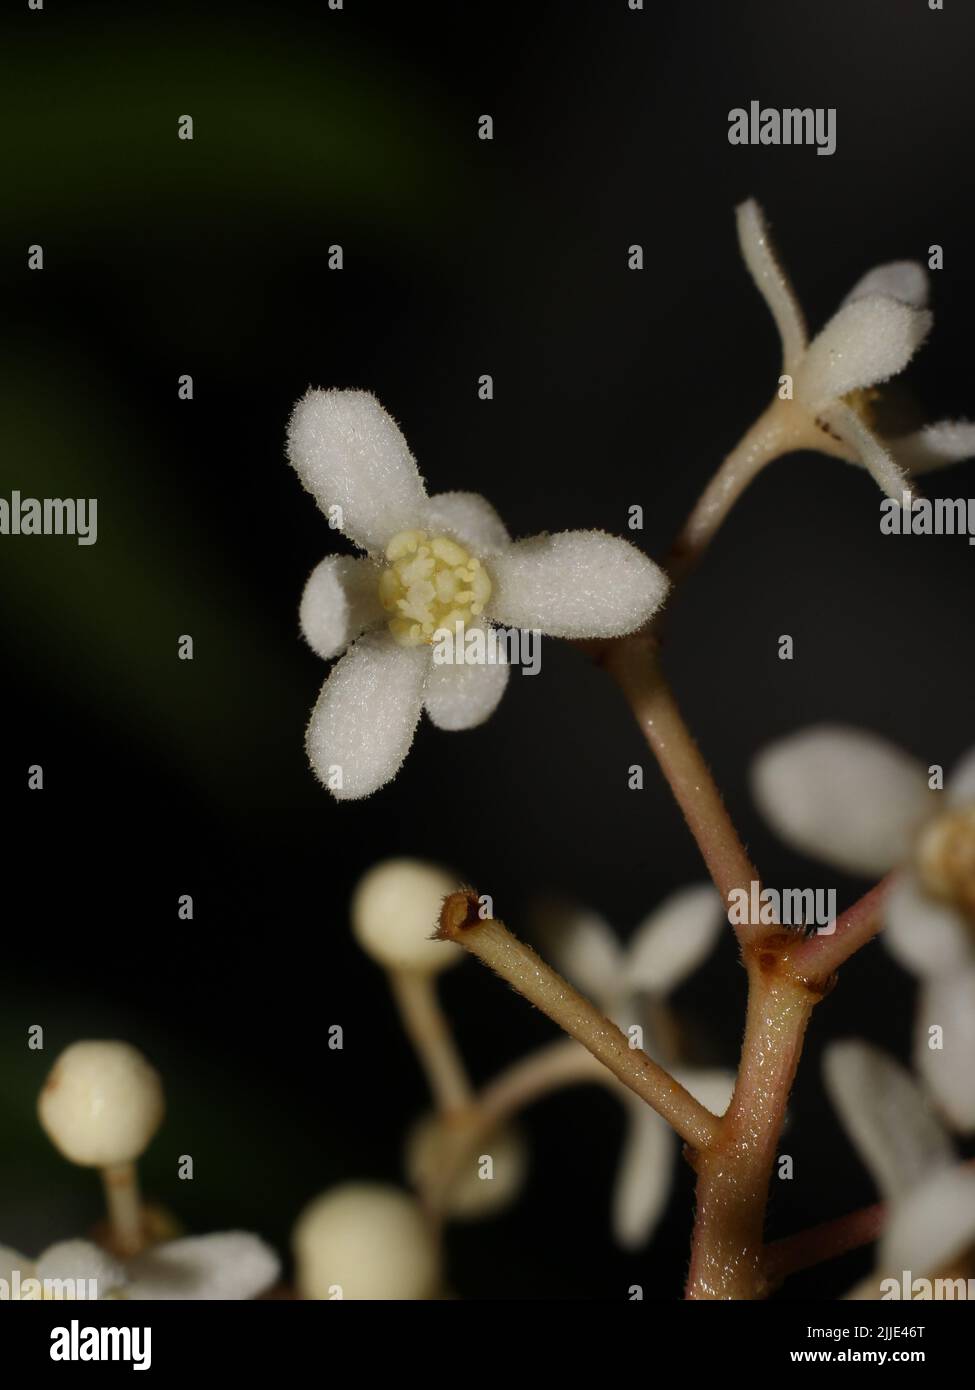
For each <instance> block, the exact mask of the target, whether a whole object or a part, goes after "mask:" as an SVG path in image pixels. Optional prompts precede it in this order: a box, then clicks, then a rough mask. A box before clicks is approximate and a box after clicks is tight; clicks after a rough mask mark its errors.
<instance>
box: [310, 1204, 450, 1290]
mask: <svg viewBox="0 0 975 1390" xmlns="http://www.w3.org/2000/svg"><path fill="white" fill-rule="evenodd" d="M292 1243H293V1246H294V1252H295V1265H296V1269H295V1277H296V1282H297V1285H298V1292H299V1293H300V1294H301V1296H302V1297H303V1298H316V1299H336V1298H344V1299H423V1298H431V1297H433V1296H434V1295H435V1293H436V1291H437V1286H438V1284H439V1278H440V1255H439V1251H438V1248H437V1243H436V1240H435V1239H434V1236H433V1233H432V1231H431V1229H430V1226H429V1224H428V1223H427V1221H426V1220H425V1218H424V1216H423V1212H422V1211H421V1209H420V1204H419V1203H418V1202H417V1201H416V1200H415V1199H414V1198H413V1197H410V1196H409V1195H408V1194H407V1193H405V1192H402V1191H400V1189H399V1188H396V1187H386V1186H383V1185H382V1184H380V1183H347V1184H345V1185H343V1186H342V1187H333V1188H332V1189H330V1190H329V1191H328V1192H325V1193H323V1194H322V1195H321V1196H320V1197H316V1198H315V1200H314V1201H313V1202H311V1203H310V1205H309V1206H307V1207H306V1208H305V1210H304V1211H303V1212H302V1214H301V1216H300V1217H299V1218H298V1222H297V1224H296V1226H295V1229H294V1234H293V1236H292Z"/></svg>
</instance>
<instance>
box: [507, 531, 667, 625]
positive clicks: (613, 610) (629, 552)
mask: <svg viewBox="0 0 975 1390" xmlns="http://www.w3.org/2000/svg"><path fill="white" fill-rule="evenodd" d="M488 568H489V571H490V575H491V580H492V583H493V584H494V591H493V593H492V594H491V597H490V599H489V600H488V604H487V612H488V616H489V617H490V618H492V619H494V621H495V622H499V623H504V624H505V625H506V626H509V627H522V628H529V629H537V630H539V631H541V632H544V633H547V634H548V635H549V636H551V637H572V638H584V637H620V636H622V635H623V634H624V633H627V632H633V631H635V630H636V629H637V628H638V627H642V626H643V624H644V623H645V622H646V621H647V620H648V619H649V618H651V617H652V616H653V614H654V613H656V611H657V609H658V608H659V607H660V605H661V604H662V603H663V601H664V598H665V596H666V593H667V589H668V580H667V576H666V575H665V574H664V572H663V570H662V569H660V568H659V566H658V565H655V564H654V562H653V561H652V560H650V559H648V557H647V556H646V555H644V554H643V553H642V551H639V550H637V548H636V546H635V545H631V544H630V543H629V541H624V540H620V539H619V538H618V537H616V536H609V535H606V533H605V532H603V531H562V532H560V533H559V534H558V535H555V536H533V537H532V538H531V539H530V540H524V541H517V542H515V544H514V545H511V546H509V547H508V549H507V550H504V551H502V552H501V553H500V554H499V555H495V556H494V557H492V559H491V561H490V563H489V566H488Z"/></svg>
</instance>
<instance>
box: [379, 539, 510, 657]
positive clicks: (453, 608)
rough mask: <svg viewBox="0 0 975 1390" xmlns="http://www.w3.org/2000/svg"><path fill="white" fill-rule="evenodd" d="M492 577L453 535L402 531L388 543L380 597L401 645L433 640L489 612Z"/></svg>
mask: <svg viewBox="0 0 975 1390" xmlns="http://www.w3.org/2000/svg"><path fill="white" fill-rule="evenodd" d="M490 596H491V580H490V577H489V576H488V574H487V571H486V570H485V569H484V566H483V565H482V564H481V562H480V560H478V559H477V558H476V557H475V556H473V555H469V554H468V552H467V551H466V550H465V549H464V547H463V546H462V545H458V544H457V542H456V541H452V540H450V539H449V537H447V536H433V537H432V538H431V537H430V536H428V535H427V533H426V532H425V531H399V532H398V533H397V534H396V535H395V536H394V537H393V539H392V540H391V541H390V542H389V545H387V547H386V567H385V568H384V569H383V572H382V574H381V575H380V577H379V601H380V603H381V604H382V606H383V608H384V609H385V610H386V612H387V613H389V614H390V615H391V616H390V619H389V630H390V632H391V633H392V635H393V638H394V639H395V640H396V641H397V642H398V643H399V645H400V646H401V647H419V646H422V645H423V644H424V643H428V644H429V643H432V642H433V639H434V635H435V634H436V633H437V632H438V631H440V629H442V628H447V629H448V630H449V632H450V633H451V634H452V635H453V634H454V633H455V631H456V625H457V623H461V624H462V625H463V626H464V627H466V626H467V624H468V623H470V622H471V621H472V620H474V619H477V618H479V617H480V615H481V614H482V613H483V612H484V605H485V604H486V603H487V601H488V599H489V598H490Z"/></svg>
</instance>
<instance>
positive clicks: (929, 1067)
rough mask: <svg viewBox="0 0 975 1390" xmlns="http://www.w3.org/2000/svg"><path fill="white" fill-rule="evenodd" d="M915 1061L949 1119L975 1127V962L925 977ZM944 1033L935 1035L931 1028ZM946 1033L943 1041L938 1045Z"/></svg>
mask: <svg viewBox="0 0 975 1390" xmlns="http://www.w3.org/2000/svg"><path fill="white" fill-rule="evenodd" d="M914 1026H915V1045H914V1065H915V1067H916V1069H917V1071H918V1072H919V1073H920V1075H921V1076H922V1077H923V1078H924V1082H925V1084H926V1085H927V1087H928V1089H929V1090H930V1091H931V1094H932V1095H933V1096H934V1098H935V1100H936V1101H937V1102H938V1104H939V1106H940V1107H941V1109H942V1110H943V1111H944V1113H945V1114H946V1115H947V1117H948V1120H949V1122H950V1123H951V1125H952V1126H953V1128H955V1129H956V1130H958V1131H959V1132H960V1133H962V1134H971V1133H972V1131H973V1130H975V965H969V966H968V968H967V969H963V970H958V971H953V972H951V973H949V974H947V975H939V976H937V977H936V978H934V979H930V980H925V982H924V984H923V985H922V986H921V993H920V997H919V999H918V1005H917V1017H916V1019H915V1022H914ZM932 1028H938V1029H940V1030H941V1032H940V1034H937V1033H936V1034H935V1035H934V1037H932V1034H931V1032H930V1029H932ZM939 1037H940V1040H941V1042H942V1046H941V1047H940V1048H937V1047H932V1046H931V1043H932V1041H935V1040H937V1039H938V1038H939Z"/></svg>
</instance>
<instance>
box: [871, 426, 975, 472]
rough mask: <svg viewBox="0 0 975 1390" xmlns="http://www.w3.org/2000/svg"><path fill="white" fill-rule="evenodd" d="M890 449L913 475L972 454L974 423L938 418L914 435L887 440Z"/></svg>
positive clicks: (974, 454)
mask: <svg viewBox="0 0 975 1390" xmlns="http://www.w3.org/2000/svg"><path fill="white" fill-rule="evenodd" d="M890 447H891V451H892V453H893V454H894V456H895V458H896V459H897V462H898V463H900V464H901V465H902V466H903V467H904V468H905V469H906V470H907V472H908V473H909V474H910V475H911V476H912V477H917V476H918V475H919V474H921V473H932V472H934V470H935V469H937V468H947V467H949V466H950V465H951V464H953V463H960V462H961V461H962V459H970V458H972V457H975V422H973V421H971V420H937V421H935V423H934V424H931V425H925V426H924V428H923V429H920V430H916V431H915V433H914V434H905V435H902V436H901V438H900V439H892V440H891V441H890Z"/></svg>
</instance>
